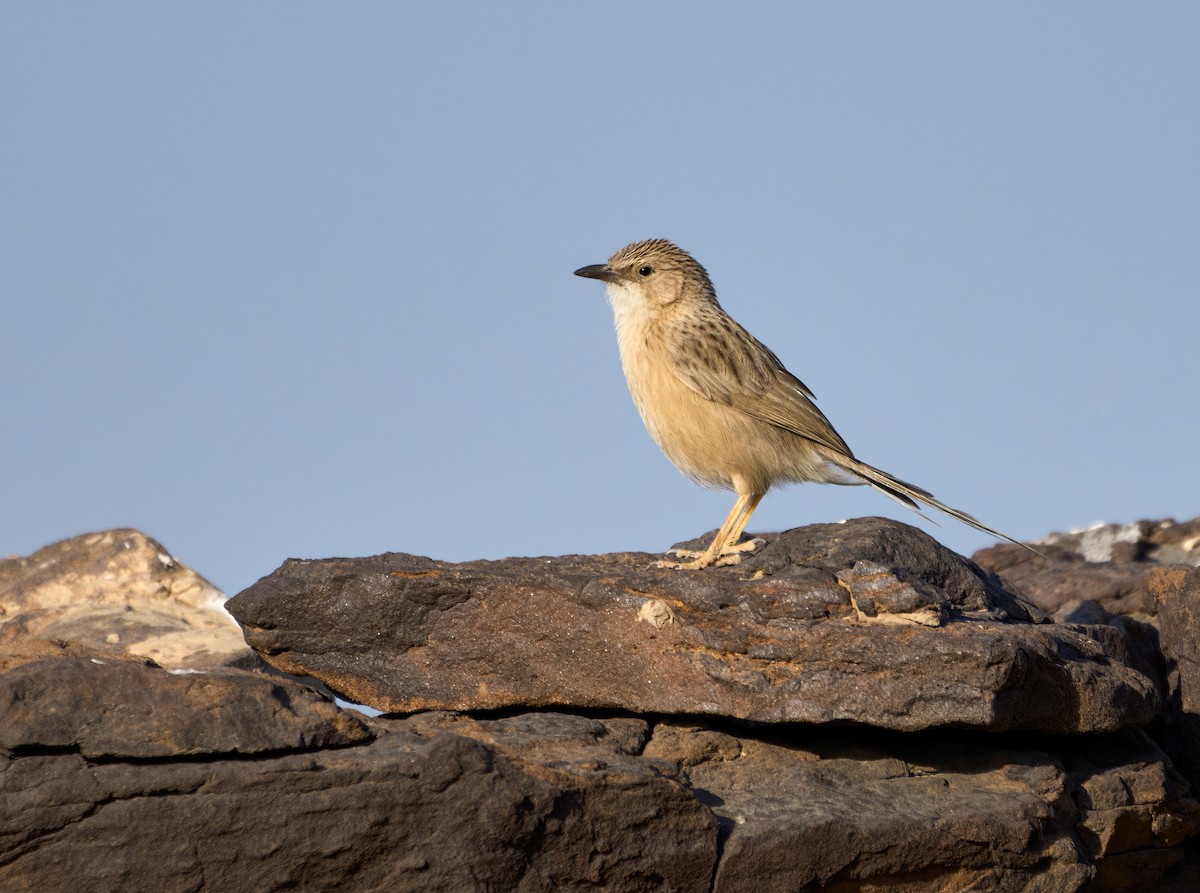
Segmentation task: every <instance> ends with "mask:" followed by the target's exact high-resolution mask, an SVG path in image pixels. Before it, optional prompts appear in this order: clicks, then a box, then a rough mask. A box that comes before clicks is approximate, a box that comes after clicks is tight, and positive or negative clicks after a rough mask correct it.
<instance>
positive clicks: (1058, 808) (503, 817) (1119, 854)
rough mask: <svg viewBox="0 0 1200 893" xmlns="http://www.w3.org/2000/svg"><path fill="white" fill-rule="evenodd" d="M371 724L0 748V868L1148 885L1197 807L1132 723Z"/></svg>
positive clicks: (661, 883)
mask: <svg viewBox="0 0 1200 893" xmlns="http://www.w3.org/2000/svg"><path fill="white" fill-rule="evenodd" d="M238 678H240V677H238ZM369 723H370V725H371V727H372V730H373V732H374V734H373V736H372V737H371V738H369V739H368V740H366V741H364V742H362V743H360V744H358V745H355V746H350V747H341V748H333V749H321V750H317V751H313V752H306V753H290V754H289V753H284V754H260V755H257V756H255V755H248V756H243V757H241V758H239V759H229V758H227V757H225V756H223V755H221V754H216V755H214V757H213V758H211V759H206V760H202V761H200V760H196V759H194V758H192V759H169V758H162V757H160V758H155V759H150V760H133V761H130V760H113V759H99V758H95V759H93V760H90V761H87V760H85V759H84V758H83V757H82V756H81V755H80V754H78V753H68V752H58V753H52V754H51V753H44V754H29V755H24V756H17V757H14V758H0V889H4V890H13V891H21V890H37V891H39V893H43V891H46V893H53V891H60V890H61V891H66V890H78V889H81V888H84V889H106V890H108V889H112V890H124V891H141V890H154V891H167V893H170V891H176V890H194V889H201V888H202V889H218V890H255V891H260V890H261V891H271V890H284V889H303V890H323V889H333V888H341V889H351V890H380V889H387V890H395V891H409V890H412V891H439V890H447V891H457V890H475V889H492V890H514V891H557V890H584V889H604V890H612V891H617V893H621V891H658V890H666V891H672V890H674V891H708V890H715V891H719V893H730V891H740V890H747V889H752V890H755V891H756V893H759V891H761V893H770V891H775V890H789V891H790V890H797V889H823V890H848V889H896V890H914V889H920V890H930V891H937V890H947V891H950V890H961V889H967V888H969V889H978V890H989V891H1009V890H1012V891H1016V890H1053V891H1060V890H1062V891H1070V890H1076V889H1079V888H1080V886H1082V885H1083V884H1084V883H1085V882H1087V881H1088V880H1089V878H1093V877H1094V878H1095V879H1096V880H1097V881H1100V880H1108V881H1114V879H1116V878H1119V877H1124V876H1126V875H1127V872H1128V871H1129V870H1130V869H1131V866H1133V865H1134V864H1140V865H1142V866H1143V871H1142V873H1141V874H1140V875H1139V881H1140V886H1139V887H1138V889H1149V888H1150V886H1151V884H1153V882H1154V880H1155V878H1156V877H1158V876H1159V875H1160V874H1162V873H1164V872H1166V871H1168V870H1169V869H1170V868H1171V867H1172V866H1173V865H1175V864H1176V863H1177V862H1179V860H1180V859H1181V858H1182V855H1183V847H1182V846H1181V841H1182V840H1183V839H1184V838H1185V837H1186V836H1187V835H1188V834H1189V833H1194V831H1195V827H1196V818H1195V816H1196V811H1197V805H1196V804H1195V802H1194V801H1192V800H1190V799H1188V798H1186V797H1184V796H1180V794H1179V788H1180V785H1181V782H1180V781H1179V779H1178V778H1177V777H1175V776H1174V775H1173V773H1172V772H1171V771H1170V769H1169V767H1168V766H1167V765H1166V763H1165V761H1164V758H1163V757H1162V755H1161V753H1158V752H1157V751H1156V750H1155V749H1154V746H1153V744H1152V743H1151V742H1149V740H1148V739H1146V738H1145V737H1144V736H1138V735H1136V734H1134V735H1133V736H1132V737H1131V736H1128V735H1127V736H1123V737H1118V738H1114V739H1113V742H1112V745H1111V747H1109V748H1108V749H1107V750H1104V749H1103V748H1102V749H1101V751H1100V752H1093V751H1092V750H1088V748H1087V747H1086V746H1085V747H1084V748H1083V750H1082V751H1078V749H1077V748H1076V746H1075V745H1074V744H1070V743H1063V744H1061V745H1054V746H1052V747H1051V749H1050V750H1046V749H1038V748H1028V747H1027V748H1025V749H1013V748H1011V747H1005V746H997V745H995V744H993V743H989V742H990V740H991V739H989V738H986V737H984V736H981V735H978V734H973V735H967V734H964V733H924V734H921V735H916V736H911V735H904V736H897V735H887V734H880V733H871V732H866V733H864V732H863V731H862V730H858V731H855V732H853V733H851V734H846V733H845V732H843V731H839V730H820V729H814V728H811V727H810V728H807V729H805V728H790V729H778V728H776V729H761V730H751V729H748V728H744V727H743V728H738V727H735V726H725V727H722V728H706V727H703V726H698V725H695V724H694V723H691V724H688V723H683V722H680V721H678V720H670V721H651V720H647V719H639V718H633V717H584V716H578V715H570V714H561V713H552V714H546V713H527V714H518V715H514V716H509V717H503V718H496V719H483V718H478V717H467V716H460V715H451V714H445V713H436V712H431V713H426V714H421V715H418V716H414V717H410V718H388V717H383V718H378V719H373V720H370V721H369ZM1110 737H1111V736H1110ZM1077 751H1078V752H1077ZM1125 751H1128V752H1129V754H1130V756H1129V757H1128V758H1127V759H1126V760H1124V761H1122V760H1121V758H1120V755H1121V753H1122V752H1125ZM84 866H86V868H84ZM83 872H86V879H87V883H88V884H89V885H90V886H87V885H84V884H83V883H82V881H83V874H82V873H83ZM1101 889H1104V888H1101ZM1109 889H1112V887H1109ZM1126 889H1128V888H1126Z"/></svg>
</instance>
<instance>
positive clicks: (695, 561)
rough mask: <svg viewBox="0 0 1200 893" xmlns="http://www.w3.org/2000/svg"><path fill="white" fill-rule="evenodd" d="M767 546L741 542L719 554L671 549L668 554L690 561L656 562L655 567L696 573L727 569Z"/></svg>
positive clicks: (708, 551)
mask: <svg viewBox="0 0 1200 893" xmlns="http://www.w3.org/2000/svg"><path fill="white" fill-rule="evenodd" d="M766 544H767V541H766V540H763V539H758V538H757V537H755V538H754V539H748V540H743V541H742V542H740V543H733V544H731V545H728V546H726V547H725V548H724V549H722V550H721V551H720V553H716V552H713V551H712V550H711V549H705V550H704V551H703V552H694V551H692V550H691V549H671V550H670V551H669V554H671V555H674V556H675V557H676V558H690V559H691V560H690V561H656V562H654V566H655V567H665V568H671V569H674V570H689V571H696V570H700V569H701V568H706V567H729V566H731V565H734V564H740V563H741V561H742V559H743V558H744V557H745V556H746V554H747V553H751V552H754V551H756V550H757V549H759V548H760V547H762V546H765V545H766Z"/></svg>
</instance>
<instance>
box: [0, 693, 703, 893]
mask: <svg viewBox="0 0 1200 893" xmlns="http://www.w3.org/2000/svg"><path fill="white" fill-rule="evenodd" d="M575 721H576V723H577V724H578V725H579V726H581V727H582V728H579V729H571V728H568V727H565V724H564V723H563V721H562V720H561V719H557V718H554V717H548V718H547V728H546V729H544V730H543V731H541V732H536V733H535V732H534V729H535V727H536V726H537V725H538V720H537V719H536V718H533V719H529V720H525V723H526V730H525V733H524V734H523V735H522V733H521V732H519V731H518V732H516V733H515V736H516V738H517V739H518V740H519V739H521V738H522V737H523V738H524V740H525V741H526V742H527V741H528V740H530V739H531V738H536V739H537V740H539V741H541V742H543V744H542V745H541V751H540V752H539V753H535V754H529V753H524V754H523V755H522V756H521V757H520V759H517V758H516V757H515V756H514V754H516V753H518V752H519V751H521V748H514V747H511V746H510V747H506V748H502V747H499V746H494V745H491V744H488V743H485V742H484V741H482V740H478V739H476V738H472V737H470V736H467V735H462V734H456V733H454V732H453V731H438V730H435V729H431V730H430V732H431V734H429V735H428V736H423V735H418V734H414V733H413V732H412V731H410V730H407V729H406V728H405V725H406V724H405V723H403V722H395V721H393V722H391V723H377V728H378V730H379V732H380V734H379V735H378V736H377V738H376V739H375V740H373V741H372V742H370V743H369V744H365V745H362V746H358V747H349V748H340V749H331V750H321V751H317V752H314V753H302V754H289V755H283V756H275V757H271V758H259V759H246V758H243V759H237V760H229V759H215V760H210V761H204V762H197V761H194V760H183V761H178V760H176V761H160V762H103V763H98V764H88V763H86V762H85V761H84V760H83V758H82V757H80V756H79V755H76V754H59V755H49V756H26V757H19V758H16V759H10V760H3V759H2V758H0V889H3V890H6V891H26V890H28V891H38V893H54V891H78V890H121V891H129V893H136V891H155V893H172V891H191V890H201V889H203V890H246V891H250V890H253V891H277V890H333V889H346V890H363V891H368V890H389V891H461V890H506V891H507V890H512V891H554V890H568V891H569V890H584V889H606V890H614V891H647V893H649V891H658V890H663V891H705V890H708V889H709V881H710V879H711V876H712V871H713V866H714V864H715V860H716V837H717V833H716V823H715V821H714V820H713V817H712V815H711V813H709V811H708V810H707V809H706V808H705V807H704V806H703V805H702V804H700V803H698V802H697V801H696V800H695V798H694V797H693V796H692V795H691V794H690V792H689V791H688V790H687V789H686V787H685V786H684V785H683V784H682V783H681V782H680V781H679V780H677V779H675V778H672V773H673V771H674V770H673V768H672V767H671V766H670V765H669V764H661V763H653V762H651V761H645V760H637V759H632V758H628V757H625V756H623V755H622V754H621V752H620V749H619V748H612V747H609V746H608V745H606V744H604V743H601V744H599V745H595V744H593V745H589V744H588V743H587V742H586V740H577V742H576V744H575V745H574V746H572V745H571V743H570V741H571V740H572V739H586V738H588V737H590V736H593V735H595V736H598V737H599V738H600V739H602V740H603V739H604V738H605V737H606V736H605V735H604V734H603V733H597V732H594V730H593V729H592V728H591V727H594V726H596V725H597V723H596V722H595V721H592V720H585V719H582V718H575ZM556 723H557V725H555V724H556ZM599 725H601V726H602V725H603V723H600V724H599ZM492 737H504V736H503V734H501V733H496V734H495V735H493V736H492ZM622 737H623V735H622V733H620V732H618V733H616V734H614V736H613V740H614V741H615V740H622ZM552 753H554V754H557V755H558V756H559V757H565V759H563V760H550V759H549V755H550V754H552Z"/></svg>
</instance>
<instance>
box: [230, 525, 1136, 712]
mask: <svg viewBox="0 0 1200 893" xmlns="http://www.w3.org/2000/svg"><path fill="white" fill-rule="evenodd" d="M655 557H656V556H652V555H647V554H639V553H625V554H619V555H605V556H570V557H565V558H556V559H547V558H513V559H505V560H503V561H475V562H469V563H466V564H450V563H446V562H439V561H433V560H431V559H429V558H421V557H418V556H413V555H406V554H401V553H390V554H387V555H380V556H376V557H374V558H366V559H328V560H324V561H296V560H291V561H288V562H287V563H286V564H284V565H283V566H282V567H281V568H279V569H278V570H277V571H275V573H273V574H271V575H270V576H268V577H265V578H263V579H262V580H260V581H259V582H258V583H256V584H255V585H254V586H252V587H250V589H248V590H246V591H245V592H243V593H241V594H239V595H238V596H236V597H235V598H233V599H232V600H231V601H230V602H229V610H230V611H231V613H233V615H234V616H235V617H237V618H238V620H240V621H241V622H242V624H243V625H244V626H245V628H246V634H247V641H249V642H250V644H251V645H253V646H254V648H255V649H257V650H258V651H259V652H260V653H261V654H262V655H263V656H264V657H265V658H266V659H267V660H268V661H269V662H270V663H271V664H273V665H274V666H275V667H277V668H278V669H280V670H283V671H285V672H288V673H295V674H299V675H308V676H312V677H315V678H317V679H320V680H321V681H323V682H325V683H326V684H327V685H329V687H330V688H331V689H333V690H334V691H336V692H338V693H340V694H342V695H343V696H345V697H346V698H348V699H349V700H351V701H353V702H356V703H361V704H368V705H370V706H372V707H375V708H377V709H380V710H384V711H389V712H411V711H414V710H428V709H448V710H470V709H474V710H479V709H485V710H486V709H500V708H522V709H540V708H545V707H566V708H586V709H602V710H612V709H621V710H633V711H637V712H640V713H691V714H707V715H719V716H726V717H734V718H738V719H744V720H751V721H755V722H808V723H829V722H845V721H849V722H855V723H860V724H864V725H870V726H877V727H882V728H888V729H897V730H904V731H913V730H919V729H926V728H937V727H968V728H978V729H986V730H989V731H1001V730H1006V729H1033V730H1038V731H1044V732H1054V733H1080V732H1099V731H1113V730H1116V729H1119V728H1122V727H1125V726H1128V725H1136V724H1140V723H1144V722H1146V721H1148V720H1149V719H1150V718H1151V716H1152V715H1153V714H1154V711H1155V710H1156V708H1157V703H1158V688H1157V683H1156V680H1154V679H1152V678H1150V676H1148V675H1147V674H1146V673H1145V672H1144V671H1143V669H1141V668H1139V667H1137V666H1135V662H1134V661H1133V660H1132V659H1131V657H1130V654H1129V653H1128V649H1127V648H1126V644H1125V639H1124V638H1123V637H1122V635H1121V634H1120V633H1119V632H1118V631H1117V630H1115V629H1113V628H1112V627H1110V626H1103V625H1102V626H1091V627H1089V626H1064V625H1059V624H1050V623H1035V622H1030V621H1031V620H1033V619H1038V618H1035V617H1034V616H1033V613H1034V612H1035V609H1029V608H1026V607H1025V606H1024V605H1022V604H1021V603H1020V602H1019V601H1017V600H1016V599H1014V598H1013V597H1012V596H1011V595H1010V594H1008V593H1007V592H1006V591H1005V590H1004V588H1003V586H1002V584H1001V583H1000V581H999V580H998V579H997V578H996V577H994V576H993V575H990V574H988V573H986V572H984V571H981V570H980V569H979V568H978V567H976V566H974V565H973V564H971V563H970V562H968V561H967V560H965V559H963V558H961V557H960V556H958V555H956V554H954V553H953V552H950V551H949V550H947V549H945V548H944V547H942V546H940V545H939V544H938V543H936V542H935V541H934V540H932V539H931V538H930V537H928V536H926V535H925V534H924V533H921V532H920V531H918V530H916V529H915V528H912V527H909V526H907V525H904V524H900V523H897V522H894V521H887V520H884V519H880V518H867V519H862V520H859V521H853V522H848V523H845V524H827V525H815V526H812V527H806V528H800V529H797V530H793V531H788V532H787V533H785V534H781V535H779V536H778V537H777V538H776V539H774V540H773V541H772V542H771V543H770V544H769V545H768V546H767V547H766V548H764V549H763V550H761V551H760V552H759V553H758V554H756V555H754V556H753V557H752V558H750V559H749V560H747V561H745V562H743V563H742V564H741V565H738V566H736V567H731V568H720V569H715V570H711V571H709V572H705V573H680V572H677V571H674V570H664V569H656V568H654V567H652V562H653V561H654V559H655ZM1039 616H1040V613H1039Z"/></svg>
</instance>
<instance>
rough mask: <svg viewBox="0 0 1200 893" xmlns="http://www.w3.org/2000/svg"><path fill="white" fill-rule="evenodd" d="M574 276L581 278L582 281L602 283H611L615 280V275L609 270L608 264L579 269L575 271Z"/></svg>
mask: <svg viewBox="0 0 1200 893" xmlns="http://www.w3.org/2000/svg"><path fill="white" fill-rule="evenodd" d="M575 275H576V276H582V277H583V278H584V279H599V280H601V281H603V282H613V281H614V280H616V278H617V274H616V273H614V272H613V271H612V269H610V268H609V266H608V264H592V265H591V266H590V267H580V268H579V269H578V270H576V271H575Z"/></svg>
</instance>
